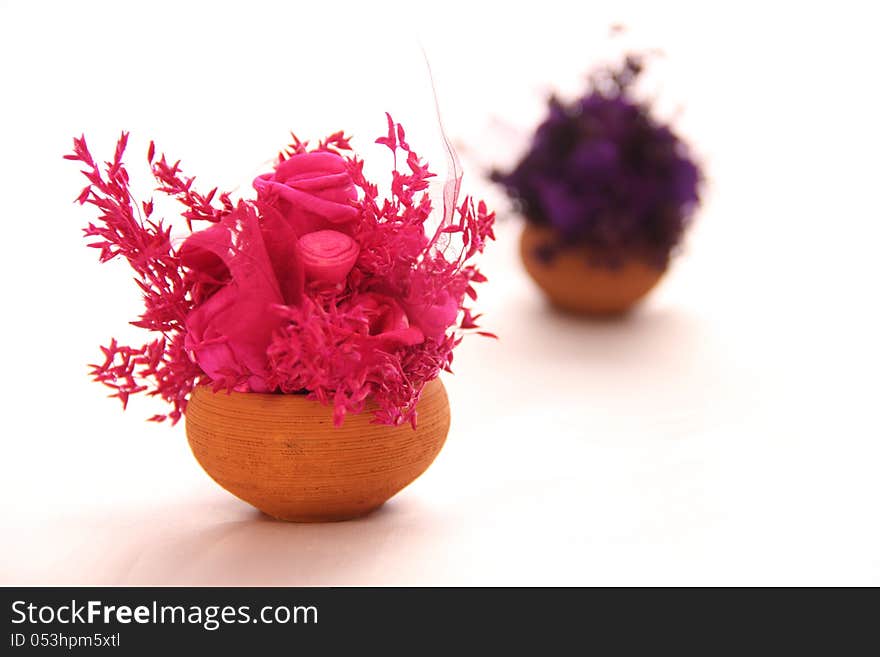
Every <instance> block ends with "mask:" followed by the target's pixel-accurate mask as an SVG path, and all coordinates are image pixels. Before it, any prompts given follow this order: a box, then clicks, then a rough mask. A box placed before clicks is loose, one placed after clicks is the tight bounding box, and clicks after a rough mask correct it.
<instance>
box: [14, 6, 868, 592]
mask: <svg viewBox="0 0 880 657" xmlns="http://www.w3.org/2000/svg"><path fill="white" fill-rule="evenodd" d="M297 4H298V3H277V4H274V5H273V4H271V3H267V4H263V3H255V2H248V3H234V4H225V3H219V2H213V3H204V4H203V5H200V4H196V3H194V4H193V5H191V6H190V8H185V7H183V6H182V5H183V3H162V2H150V3H145V4H143V5H142V7H143V8H142V9H140V10H136V9H133V8H128V5H125V4H123V3H61V2H58V3H25V2H18V3H16V2H2V3H0V62H2V63H0V99H2V100H0V146H2V157H0V167H2V169H0V181H2V187H0V190H2V195H0V217H2V226H3V230H2V234H0V235H2V240H0V245H2V246H0V249H2V257H0V267H2V271H0V281H2V286H3V295H2V308H3V312H2V319H0V335H2V344H3V360H2V367H3V369H2V371H3V376H2V377H0V381H2V384H0V385H2V400H3V402H2V404H3V405H2V409H3V416H2V417H3V419H2V429H0V436H2V438H0V440H2V453H0V527H2V529H0V531H2V539H0V584H257V585H263V584H267V585H268V584H277V585H285V584H341V585H346V584H353V585H359V584H502V585H513V584H529V585H530V584H563V585H565V584H586V585H589V584H698V585H699V584H874V585H877V584H880V527H878V510H877V507H878V502H880V479H878V468H880V445H878V438H880V431H878V421H877V398H878V395H877V389H878V384H877V372H878V365H880V362H878V360H880V359H878V347H877V338H878V335H880V332H878V312H877V303H878V301H877V300H878V293H877V282H878V274H877V252H878V238H880V228H878V220H880V211H878V202H877V173H878V165H877V156H878V147H880V130H878V127H877V121H878V117H880V106H878V105H880V103H878V93H877V63H878V61H880V57H878V55H880V46H878V41H877V39H876V34H875V30H876V25H877V21H876V17H875V16H873V15H869V13H870V9H869V7H870V3H862V2H852V3H848V2H835V3H822V4H820V3H810V6H809V8H806V7H797V6H796V5H794V4H790V5H789V4H788V3H777V4H775V5H772V6H768V5H770V3H766V2H762V3H754V4H750V3H736V4H734V5H731V6H729V7H728V8H719V7H716V6H710V3H696V2H694V3H686V4H684V3H647V2H646V3H634V2H614V3H571V2H562V3H552V2H541V3H535V4H534V5H532V6H529V7H526V8H522V7H519V6H518V3H504V4H501V5H498V6H488V5H487V6H481V5H478V4H476V3H472V2H471V3H463V4H461V5H457V4H456V3H447V2H438V3H432V4H433V6H432V7H431V8H430V9H425V10H418V11H417V10H415V9H413V8H411V7H407V6H406V5H403V6H402V7H394V6H384V5H383V6H372V7H370V8H369V9H364V8H361V9H359V10H358V9H353V8H352V9H349V10H345V9H342V8H340V7H339V6H338V5H337V3H325V4H328V5H330V4H332V5H333V6H332V7H329V6H328V8H327V9H326V10H321V9H315V8H311V9H308V10H307V9H305V8H303V7H297V6H296V5H297ZM308 4H314V3H308ZM802 4H807V3H802ZM817 5H818V6H817ZM576 6H577V7H578V9H574V7H576ZM612 7H613V9H612ZM612 22H622V23H625V24H627V25H629V26H630V32H629V37H628V39H627V40H626V41H625V42H623V43H624V44H626V45H636V46H646V47H647V46H656V47H660V48H662V49H663V50H664V51H665V52H666V57H665V58H664V59H663V60H662V61H659V62H658V63H657V65H656V67H655V69H654V76H653V78H652V79H651V80H649V81H648V84H647V91H646V93H651V94H656V95H658V99H659V100H658V109H659V111H661V113H662V114H663V115H664V116H667V117H669V118H670V119H673V120H674V121H675V123H676V126H677V127H678V128H679V129H680V131H681V132H682V133H684V134H686V135H687V136H688V137H689V139H690V140H691V141H692V143H693V144H694V147H695V149H696V151H697V152H698V153H699V154H700V156H701V158H702V160H703V162H704V165H705V167H706V170H707V175H708V184H707V190H706V201H705V204H704V206H703V208H702V210H701V212H700V214H699V217H698V223H697V225H696V226H695V229H694V230H693V232H692V233H691V235H690V237H689V239H688V242H687V245H686V249H685V252H684V253H683V254H682V256H681V257H680V258H679V260H678V261H677V262H676V264H675V266H674V267H673V269H672V271H671V273H670V275H669V276H668V277H667V279H666V280H665V282H664V283H663V285H662V286H661V287H660V288H659V289H658V290H657V292H656V294H654V295H653V296H652V297H651V299H650V300H649V301H648V302H647V303H646V304H645V305H644V306H643V307H642V308H641V309H640V311H639V312H637V313H636V314H634V315H633V316H631V317H630V318H628V319H627V320H625V321H622V322H611V323H608V322H605V323H601V322H600V323H596V322H588V321H579V320H575V319H572V318H568V317H564V316H560V315H557V314H555V313H554V312H552V311H551V310H549V309H548V308H547V307H546V306H545V304H544V302H543V301H542V299H541V297H540V296H539V294H538V293H537V291H536V290H535V289H534V288H533V286H532V285H531V283H530V281H529V280H528V279H527V278H526V277H525V275H524V274H523V272H522V270H521V268H520V266H519V262H518V260H517V257H516V239H517V236H518V231H519V224H518V221H517V219H516V217H513V216H508V215H509V214H510V213H509V212H507V211H506V207H505V205H504V203H503V199H501V198H500V197H499V195H498V194H497V192H496V191H495V190H493V189H492V188H491V186H490V185H488V184H487V183H486V182H485V180H484V178H483V173H484V170H485V168H486V167H488V166H491V165H492V164H502V165H503V164H505V163H506V164H509V163H510V162H511V161H512V160H511V158H512V157H513V156H514V155H515V153H516V151H517V149H519V148H521V146H522V143H523V138H524V135H525V134H526V130H527V129H528V127H529V126H531V125H533V124H534V122H535V121H536V120H537V119H538V118H539V117H540V115H541V111H542V102H543V101H542V99H543V97H544V94H545V93H546V92H547V91H548V90H550V89H554V88H555V89H559V90H561V91H563V92H571V91H573V90H575V89H577V88H578V87H579V86H580V84H581V81H582V75H583V73H584V72H586V71H587V70H588V68H589V67H590V66H591V65H592V64H594V63H595V62H596V61H598V60H597V58H599V57H601V56H605V55H608V54H609V53H613V52H615V48H617V47H618V46H615V45H614V44H609V42H608V40H607V39H606V32H607V27H608V26H609V25H610V24H611V23H612ZM328 25H329V26H331V27H326V26H328ZM400 26H409V27H408V29H409V30H410V31H418V32H419V35H420V38H421V43H422V44H423V45H424V47H425V49H426V51H427V52H428V55H429V57H430V58H431V62H432V64H433V66H434V69H435V73H436V81H437V92H438V95H439V98H440V103H441V110H442V115H443V118H444V122H445V124H446V128H447V131H448V133H449V134H450V137H451V138H452V139H453V141H454V142H455V144H456V146H457V147H458V148H459V151H460V153H461V155H462V159H463V161H464V163H465V165H466V169H467V176H466V180H465V181H466V187H467V189H468V191H471V192H473V193H475V194H477V195H480V196H486V197H488V198H489V199H490V200H491V201H492V202H493V203H494V204H495V205H496V206H497V207H498V208H499V210H500V211H501V214H502V215H504V216H505V217H506V218H505V219H504V220H503V221H502V222H501V224H502V225H500V226H499V228H498V241H497V243H496V244H492V245H491V246H490V248H489V250H488V252H487V254H486V256H487V257H486V258H485V260H484V270H485V272H486V273H487V274H488V276H489V278H490V283H489V284H487V285H485V286H484V289H483V291H482V297H481V303H480V307H481V309H482V310H484V311H485V312H486V318H485V326H486V327H487V328H489V329H491V330H494V331H496V332H497V333H498V334H500V335H501V340H500V341H498V342H494V341H491V340H485V339H480V338H476V337H475V338H471V339H469V340H467V341H466V342H465V343H464V344H463V345H462V346H461V347H460V349H459V350H458V352H457V353H456V368H455V369H456V374H455V376H447V377H445V378H444V381H445V383H446V385H447V388H448V390H449V395H450V400H451V404H452V411H453V424H452V429H451V432H450V435H449V439H448V442H447V445H446V447H445V448H444V450H443V452H442V453H441V455H440V456H439V458H438V459H437V461H436V462H435V463H434V465H433V466H432V467H431V468H430V470H429V471H428V472H427V473H426V474H425V475H424V476H423V477H422V478H421V479H419V480H418V481H417V482H416V483H415V484H413V485H412V486H411V487H409V488H408V489H406V490H405V491H403V492H402V493H401V494H400V495H398V496H397V497H396V498H394V499H393V500H392V501H391V502H390V503H389V504H387V505H386V506H385V507H384V508H383V509H382V510H380V511H379V512H377V513H376V514H374V515H373V516H371V517H368V518H366V519H364V520H360V521H356V522H349V523H341V524H329V525H294V524H283V523H278V522H274V521H270V520H268V519H267V518H265V517H263V516H261V515H260V514H259V513H257V512H256V511H254V510H252V509H251V508H249V507H248V506H246V505H245V504H244V503H241V502H239V501H238V500H236V499H235V498H233V497H231V496H230V495H228V494H227V493H225V492H224V491H223V490H221V489H220V488H218V487H217V486H216V485H215V484H214V483H213V482H212V481H210V479H209V478H208V477H207V476H206V475H205V474H204V473H203V472H202V471H201V470H200V469H199V467H198V465H197V464H196V462H195V461H194V459H193V458H192V456H191V454H190V453H189V450H188V447H187V444H186V440H185V436H184V431H183V426H182V425H179V426H178V427H175V428H174V429H169V428H168V427H166V426H155V425H152V424H147V423H145V422H144V421H143V418H144V417H146V416H148V415H149V414H150V413H151V412H152V410H153V409H152V408H148V407H147V405H146V404H141V405H139V404H132V407H131V408H130V409H129V411H128V412H127V413H125V414H123V413H121V412H120V410H119V408H118V405H117V402H116V401H115V400H108V399H106V398H105V397H104V395H103V389H102V388H100V387H99V386H98V385H97V384H93V383H91V382H90V381H89V380H88V378H87V375H86V367H85V364H86V363H88V362H92V361H93V360H95V359H96V358H97V357H98V356H97V354H98V349H97V347H98V344H100V343H103V342H105V341H106V340H107V339H109V337H110V336H111V335H117V336H119V337H121V338H125V337H129V336H132V335H133V333H132V331H130V330H127V328H126V322H127V321H128V320H129V319H133V318H134V317H135V316H136V314H137V312H138V299H137V294H136V291H135V287H134V285H133V283H132V282H131V280H130V277H129V275H128V273H127V271H126V269H125V267H124V266H123V265H121V264H119V265H117V264H116V263H112V264H110V265H104V266H99V265H98V264H97V262H96V257H95V253H94V252H92V251H90V250H88V249H86V248H85V246H84V245H83V243H82V240H81V238H80V229H81V227H82V226H83V225H84V224H85V222H86V221H88V220H89V219H91V214H89V213H88V212H87V211H84V210H81V209H80V208H78V207H77V206H74V205H73V204H71V200H72V199H73V198H75V197H76V195H77V194H78V192H79V189H80V188H81V185H82V182H81V179H80V178H79V177H78V174H77V172H76V167H75V166H74V165H73V164H71V163H70V162H65V161H63V160H62V159H61V155H62V154H63V153H65V152H68V150H69V148H70V139H71V137H73V136H74V135H79V134H80V133H82V132H85V133H86V135H87V137H88V138H89V142H90V145H91V146H92V147H93V152H94V153H95V154H97V155H100V156H102V157H109V156H110V155H111V153H112V147H113V143H114V141H115V138H116V136H117V134H118V132H119V131H120V130H121V129H127V130H131V132H132V138H131V150H130V155H129V158H128V160H129V167H130V170H131V171H132V175H133V176H134V177H135V179H136V185H143V186H144V187H143V189H146V187H145V185H146V184H147V180H146V178H145V177H144V176H143V174H144V169H143V166H144V164H145V162H144V159H143V154H144V153H145V150H146V144H147V143H148V141H149V139H151V138H153V139H156V141H157V143H158V145H159V147H160V148H161V149H165V150H167V151H168V152H169V154H171V155H172V156H173V157H179V158H181V159H183V161H184V166H185V167H186V170H187V171H188V172H191V173H193V174H197V175H198V176H199V179H200V180H202V181H204V182H203V184H218V185H220V186H221V187H224V188H231V187H236V186H238V188H239V190H240V192H241V193H247V190H248V181H249V180H250V178H251V177H252V176H253V175H254V174H255V173H257V172H259V171H260V170H261V167H264V166H265V164H264V163H265V162H266V161H267V160H269V159H270V158H271V157H272V156H273V155H274V153H275V152H276V151H277V150H278V148H279V147H281V146H282V145H283V144H284V143H285V141H284V140H285V139H286V137H287V132H288V130H290V129H294V130H296V131H297V133H298V134H300V136H302V137H313V138H314V137H320V136H322V135H323V134H326V133H329V132H332V131H334V130H336V129H339V128H346V129H347V130H348V132H354V133H355V137H356V141H355V143H356V144H357V145H359V146H362V147H363V148H364V149H365V150H366V149H368V146H369V143H370V142H371V140H372V139H373V138H374V137H375V136H378V135H379V134H381V133H382V132H383V131H384V117H383V116H382V114H381V112H382V111H383V110H384V109H386V108H388V109H392V110H394V112H395V114H396V116H395V118H397V119H399V120H400V121H402V122H403V123H404V124H405V125H409V126H413V127H414V130H413V132H412V135H411V137H412V138H411V142H412V143H413V145H421V144H424V146H423V148H422V149H421V150H423V151H424V152H425V153H426V155H428V157H429V159H431V160H432V161H433V162H436V164H437V165H439V168H440V169H441V171H442V160H439V161H438V160H437V158H436V156H435V154H436V153H437V152H438V147H439V141H438V137H437V133H436V129H434V130H433V132H432V129H431V127H432V126H434V125H435V124H434V117H433V115H432V114H431V113H430V111H429V110H430V103H431V102H432V99H431V97H430V94H429V92H428V91H426V88H425V87H426V84H425V75H424V67H423V65H422V63H421V59H420V58H421V55H420V53H419V50H418V48H417V47H416V46H414V45H413V41H412V40H411V39H409V38H408V37H406V38H403V37H399V36H395V35H401V34H405V32H399V31H396V30H398V29H399V28H400ZM388 39H393V41H391V42H389V41H387V40H388ZM390 43H393V48H392V47H391V46H390V45H389V44H390ZM392 51H393V52H392ZM392 62H397V66H398V67H399V69H400V70H402V71H404V72H407V71H408V73H407V75H409V76H410V77H401V76H395V74H394V70H396V69H395V66H393V65H392V64H391V63H392ZM413 75H415V76H417V77H412V76H413ZM419 138H421V139H422V141H420V140H419ZM380 166H385V164H384V163H382V162H380Z"/></svg>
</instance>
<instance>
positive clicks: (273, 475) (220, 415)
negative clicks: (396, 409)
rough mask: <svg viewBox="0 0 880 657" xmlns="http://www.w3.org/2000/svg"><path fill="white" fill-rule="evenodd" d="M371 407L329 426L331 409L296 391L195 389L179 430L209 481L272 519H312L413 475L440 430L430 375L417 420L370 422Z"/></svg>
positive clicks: (366, 504) (343, 511) (331, 516)
mask: <svg viewBox="0 0 880 657" xmlns="http://www.w3.org/2000/svg"><path fill="white" fill-rule="evenodd" d="M374 409H375V407H373V406H370V405H368V407H367V409H366V410H365V411H364V412H363V413H360V414H358V415H348V416H346V418H345V422H344V423H343V425H342V426H341V427H334V426H333V417H332V409H331V408H329V407H327V406H323V405H322V404H320V403H318V402H315V401H310V400H308V399H306V397H305V396H303V395H281V394H259V393H238V392H233V393H230V394H227V393H226V392H217V393H214V392H212V391H211V389H210V388H208V387H205V386H201V387H198V388H196V389H195V391H194V392H193V395H192V398H191V399H190V401H189V404H188V406H187V409H186V434H187V438H188V440H189V444H190V447H191V448H192V452H193V454H194V455H195V457H196V459H197V460H198V462H199V464H200V465H201V466H202V468H204V470H205V472H207V473H208V474H209V475H210V476H211V477H212V478H213V479H214V480H215V481H216V482H217V483H218V484H220V485H221V486H222V487H223V488H225V489H226V490H228V491H229V492H230V493H232V494H233V495H235V496H237V497H239V498H241V499H242V500H244V501H245V502H248V503H249V504H252V505H253V506H255V507H257V508H258V509H260V510H261V511H263V512H264V513H267V514H268V515H270V516H273V517H275V518H279V519H281V520H290V521H296V522H321V521H333V520H346V519H349V518H355V517H358V516H362V515H364V514H366V513H369V512H370V511H373V510H374V509H376V508H378V507H380V506H381V505H382V504H384V503H385V502H386V501H387V500H388V499H389V498H390V497H391V496H392V495H394V494H395V493H397V492H398V491H400V490H401V489H402V488H404V487H405V486H407V485H408V484H410V483H412V482H413V481H414V480H415V479H416V478H417V477H418V476H419V475H421V474H422V473H423V472H424V471H425V470H426V469H427V468H428V466H429V465H430V464H431V462H432V461H433V460H434V458H435V457H436V456H437V454H438V453H439V452H440V449H441V448H442V447H443V443H444V442H445V441H446V434H447V432H448V431H449V419H450V418H449V402H448V400H447V397H446V390H445V389H444V387H443V383H441V381H440V380H439V379H436V380H434V381H431V382H430V383H428V384H427V385H426V386H425V389H424V391H423V393H422V398H421V400H420V401H419V404H418V407H417V410H418V423H417V428H416V429H415V430H414V429H413V428H412V427H411V426H410V425H409V424H407V425H405V426H400V427H390V426H387V425H381V424H373V423H372V420H373V413H372V412H371V411H373V410H374Z"/></svg>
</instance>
